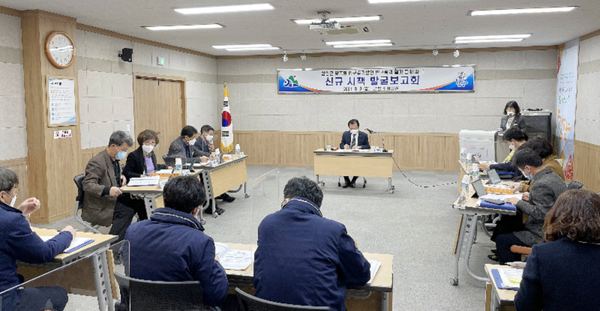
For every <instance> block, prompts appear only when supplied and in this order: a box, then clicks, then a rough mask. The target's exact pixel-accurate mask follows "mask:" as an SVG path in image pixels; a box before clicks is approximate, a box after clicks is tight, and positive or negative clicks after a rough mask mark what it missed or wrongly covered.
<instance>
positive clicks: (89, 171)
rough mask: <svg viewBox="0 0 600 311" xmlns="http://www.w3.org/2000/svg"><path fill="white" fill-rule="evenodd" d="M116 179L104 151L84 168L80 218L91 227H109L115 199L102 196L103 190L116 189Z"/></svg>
mask: <svg viewBox="0 0 600 311" xmlns="http://www.w3.org/2000/svg"><path fill="white" fill-rule="evenodd" d="M117 178H121V176H115V169H114V167H113V163H112V159H111V157H110V155H108V152H107V151H106V150H103V151H102V152H100V153H98V154H97V155H96V156H94V157H93V158H92V159H91V160H90V162H88V164H87V165H86V167H85V178H84V179H83V191H84V192H85V195H84V198H83V202H84V203H83V210H82V211H81V218H83V220H85V221H87V222H90V223H91V224H92V225H101V226H104V227H109V226H110V225H111V224H112V219H113V212H114V210H115V204H116V203H117V198H116V197H111V196H110V195H102V194H103V192H104V188H106V187H117V186H118V185H117Z"/></svg>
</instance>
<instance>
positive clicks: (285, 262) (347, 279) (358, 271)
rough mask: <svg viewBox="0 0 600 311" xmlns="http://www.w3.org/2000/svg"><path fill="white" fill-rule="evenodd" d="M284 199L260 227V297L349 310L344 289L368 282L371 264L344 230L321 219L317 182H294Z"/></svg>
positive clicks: (257, 274) (257, 258)
mask: <svg viewBox="0 0 600 311" xmlns="http://www.w3.org/2000/svg"><path fill="white" fill-rule="evenodd" d="M283 195H284V197H285V200H284V201H283V203H282V209H281V210H280V211H278V212H276V213H274V214H271V215H269V216H267V217H265V219H264V220H263V221H262V222H261V224H260V226H259V228H258V249H257V250H256V253H255V263H254V287H255V288H256V294H255V295H256V297H259V298H262V299H267V300H270V301H275V302H280V303H287V304H296V305H304V306H328V307H331V309H332V310H336V311H343V310H346V308H345V306H344V300H345V299H346V287H347V286H361V285H364V284H366V283H367V282H368V281H369V278H370V271H369V270H370V264H369V262H368V261H367V260H366V259H365V257H363V255H362V253H361V252H360V251H359V250H358V249H357V248H356V243H355V242H354V240H353V239H352V238H351V237H350V236H349V235H348V233H347V232H346V227H344V225H342V224H341V223H338V222H336V221H333V220H329V219H326V218H324V217H323V214H321V210H320V206H321V202H322V201H323V192H322V191H321V188H319V186H318V185H317V183H316V182H314V181H312V180H310V179H308V178H306V177H302V178H292V179H290V180H289V181H288V183H287V185H286V186H285V188H284V190H283Z"/></svg>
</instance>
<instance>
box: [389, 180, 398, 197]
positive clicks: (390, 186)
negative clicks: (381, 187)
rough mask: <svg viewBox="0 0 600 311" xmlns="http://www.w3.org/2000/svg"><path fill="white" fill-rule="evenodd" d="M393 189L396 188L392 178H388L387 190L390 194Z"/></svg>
mask: <svg viewBox="0 0 600 311" xmlns="http://www.w3.org/2000/svg"><path fill="white" fill-rule="evenodd" d="M394 189H396V187H394V185H392V178H388V192H389V193H390V194H392V193H394Z"/></svg>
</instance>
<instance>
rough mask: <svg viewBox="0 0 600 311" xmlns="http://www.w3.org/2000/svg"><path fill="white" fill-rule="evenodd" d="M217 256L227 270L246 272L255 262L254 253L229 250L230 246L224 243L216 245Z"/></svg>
mask: <svg viewBox="0 0 600 311" xmlns="http://www.w3.org/2000/svg"><path fill="white" fill-rule="evenodd" d="M215 254H216V255H217V256H219V262H220V263H221V265H222V266H223V268H225V269H227V270H246V269H248V267H249V266H250V264H252V261H253V260H254V255H253V254H252V251H242V250H237V249H229V246H228V245H227V244H223V243H215Z"/></svg>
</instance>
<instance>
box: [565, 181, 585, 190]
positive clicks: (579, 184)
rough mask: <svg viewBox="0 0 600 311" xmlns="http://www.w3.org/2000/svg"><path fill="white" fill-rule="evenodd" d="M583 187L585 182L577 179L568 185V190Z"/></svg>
mask: <svg viewBox="0 0 600 311" xmlns="http://www.w3.org/2000/svg"><path fill="white" fill-rule="evenodd" d="M581 188H583V184H582V183H580V182H578V181H575V180H573V181H572V182H571V183H569V185H568V186H567V190H577V189H581Z"/></svg>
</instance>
